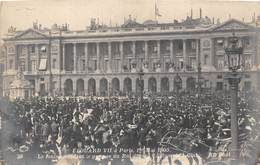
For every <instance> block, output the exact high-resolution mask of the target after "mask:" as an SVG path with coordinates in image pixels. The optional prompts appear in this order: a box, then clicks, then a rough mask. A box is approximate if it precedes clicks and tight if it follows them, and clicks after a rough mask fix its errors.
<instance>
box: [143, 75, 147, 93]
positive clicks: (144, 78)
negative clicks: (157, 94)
mask: <svg viewBox="0 0 260 165" xmlns="http://www.w3.org/2000/svg"><path fill="white" fill-rule="evenodd" d="M143 80H144V92H147V91H148V78H147V77H143Z"/></svg>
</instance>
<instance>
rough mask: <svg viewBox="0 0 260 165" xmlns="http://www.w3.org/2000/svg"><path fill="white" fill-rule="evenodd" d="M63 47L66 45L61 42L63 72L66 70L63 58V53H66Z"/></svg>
mask: <svg viewBox="0 0 260 165" xmlns="http://www.w3.org/2000/svg"><path fill="white" fill-rule="evenodd" d="M65 47H66V44H62V70H63V72H65V71H66V68H65V67H66V65H65V62H66V60H65V58H66V57H65V55H66V52H65Z"/></svg>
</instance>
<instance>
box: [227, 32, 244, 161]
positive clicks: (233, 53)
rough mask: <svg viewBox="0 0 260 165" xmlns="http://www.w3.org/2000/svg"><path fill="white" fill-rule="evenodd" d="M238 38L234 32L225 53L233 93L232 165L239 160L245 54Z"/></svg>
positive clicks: (228, 77)
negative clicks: (240, 92) (239, 102)
mask: <svg viewBox="0 0 260 165" xmlns="http://www.w3.org/2000/svg"><path fill="white" fill-rule="evenodd" d="M238 40H239V39H238V37H236V36H235V33H234V32H233V35H232V37H230V38H229V43H228V45H227V47H225V53H226V55H227V57H228V68H229V70H230V71H231V72H230V73H229V74H228V76H227V79H228V82H229V85H230V92H231V137H232V144H231V158H232V162H231V163H232V164H236V161H238V160H239V146H238V119H237V100H238V97H237V95H238V94H237V93H238V85H239V82H240V79H241V78H240V76H238V73H237V71H238V69H240V67H241V64H240V59H241V55H242V53H243V47H242V46H239V45H238Z"/></svg>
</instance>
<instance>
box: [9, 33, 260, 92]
mask: <svg viewBox="0 0 260 165" xmlns="http://www.w3.org/2000/svg"><path fill="white" fill-rule="evenodd" d="M257 34H258V33H257V32H256V31H237V32H236V35H237V36H238V37H239V38H240V42H241V44H243V45H244V47H245V51H244V58H243V62H244V64H247V67H246V68H245V69H246V70H248V74H249V75H250V78H246V79H243V81H242V82H241V89H242V88H243V86H244V81H251V82H252V87H255V88H257V87H258V82H259V81H258V80H259V76H257V75H258V74H257V72H256V71H255V70H254V71H253V70H252V67H253V66H254V65H256V64H258V63H259V59H260V58H259V57H258V56H259V53H258V52H259V49H260V45H259V39H260V37H259V35H257ZM231 36H232V33H231V32H230V31H222V32H208V31H204V32H197V33H195V32H193V33H192V34H190V33H188V32H186V33H185V32H184V33H181V34H175V33H172V34H171V33H169V34H168V35H165V34H164V33H161V34H160V33H159V34H156V35H151V34H149V35H147V34H138V33H137V34H135V36H124V37H122V36H116V35H115V36H109V37H102V36H96V37H89V38H88V37H73V38H71V37H65V36H64V37H57V36H56V37H55V36H52V37H45V38H44V37H40V38H37V37H36V38H28V39H25V38H16V39H12V40H6V41H5V47H6V50H7V52H6V58H5V64H6V66H5V72H4V94H7V93H8V92H7V91H8V84H10V82H11V81H12V80H13V79H14V77H15V75H16V74H17V71H18V69H20V70H22V71H23V73H24V75H25V77H26V79H28V80H29V81H30V82H32V83H35V84H34V86H35V94H36V95H39V94H41V95H43V94H49V95H58V94H63V95H64V94H67V95H68V94H72V95H90V94H93V90H91V82H90V81H92V80H93V79H94V80H95V86H96V92H95V93H96V94H97V95H108V94H109V92H108V91H110V92H112V94H115V93H117V92H115V91H117V90H119V91H121V92H123V91H126V89H129V88H130V87H129V88H127V87H126V85H125V84H128V85H129V84H131V88H132V92H136V89H137V88H138V84H136V79H137V78H138V77H139V74H138V72H139V70H140V68H142V69H143V71H144V76H143V79H144V90H145V91H149V90H150V91H151V90H152V91H154V92H165V91H166V92H167V91H169V92H170V91H174V90H176V89H175V87H174V82H173V81H174V77H175V76H176V75H177V73H178V74H179V75H180V76H181V78H182V89H186V88H188V87H189V84H190V82H188V80H189V81H193V82H195V83H196V82H197V77H198V72H197V67H198V65H199V63H200V64H201V67H202V76H203V78H204V80H203V81H204V86H205V87H208V88H209V87H211V88H212V89H216V87H217V82H223V85H224V84H225V83H226V82H225V80H223V78H217V77H218V75H223V74H224V73H225V72H226V71H225V69H227V58H226V56H225V53H224V47H225V46H226V45H227V42H228V39H229V37H231ZM255 36H257V37H255ZM44 59H47V61H45V60H44ZM44 61H45V63H44ZM185 66H186V67H185ZM190 77H192V78H193V79H190ZM222 77H224V76H222ZM162 79H163V80H162ZM92 82H93V81H92ZM118 82H119V83H118ZM195 85H197V84H195ZM129 86H130V85H129ZM165 86H166V87H165ZM110 88H111V89H110ZM43 89H44V90H43Z"/></svg>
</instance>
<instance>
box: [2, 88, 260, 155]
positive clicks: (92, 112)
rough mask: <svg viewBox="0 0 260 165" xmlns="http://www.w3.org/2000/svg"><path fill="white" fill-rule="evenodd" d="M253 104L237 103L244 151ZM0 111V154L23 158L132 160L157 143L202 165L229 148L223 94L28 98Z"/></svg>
mask: <svg viewBox="0 0 260 165" xmlns="http://www.w3.org/2000/svg"><path fill="white" fill-rule="evenodd" d="M259 101H260V100H259V99H258V94H256V93H250V94H246V95H242V94H241V95H240V96H239V101H238V119H239V140H240V142H241V143H240V146H243V147H244V148H243V149H245V148H246V147H245V146H247V147H248V148H250V149H251V150H252V145H251V146H250V145H245V142H252V143H254V146H256V145H255V144H256V143H257V140H258V138H259V137H258V136H259V133H258V132H259V131H258V130H259V128H260V127H259V124H260V122H259V119H258V118H259V117H260V111H258V107H259V103H260V102H259ZM0 104H1V105H0V106H1V107H2V109H1V116H2V121H3V122H2V130H1V131H2V132H4V133H2V135H1V136H2V137H1V139H2V140H1V141H2V144H1V147H2V149H3V151H4V152H6V153H10V152H28V151H31V152H30V153H31V154H32V155H34V156H35V157H39V155H44V154H45V155H46V154H54V155H66V154H73V153H85V154H86V153H87V154H92V153H94V154H106V152H105V151H107V150H106V149H112V151H111V152H125V153H127V154H134V153H136V152H138V150H139V149H146V148H149V149H155V151H157V150H158V148H160V147H161V146H162V144H163V146H164V147H166V148H167V147H168V148H170V150H168V152H173V153H180V152H186V153H199V154H202V155H203V156H204V157H205V158H206V157H207V156H208V155H209V153H210V152H219V151H221V152H227V151H228V150H229V144H230V142H231V132H230V124H231V122H230V120H231V119H230V97H229V96H226V95H223V94H220V95H219V94H215V93H208V94H200V95H199V96H198V95H193V94H189V93H179V94H178V95H172V96H167V97H166V96H165V97H156V96H148V97H147V98H144V99H143V101H142V104H140V98H113V97H112V98H97V97H88V98H87V97H86V98H80V97H60V98H50V97H49V98H48V97H47V98H46V97H45V98H39V97H35V98H32V99H30V100H23V99H17V100H15V101H7V100H2V102H1V103H0ZM3 142H4V143H3ZM167 144H169V146H167ZM247 144H249V143H247ZM172 146H175V148H174V147H172ZM255 151H256V150H254V151H253V152H255ZM255 153H256V152H255ZM30 156H31V155H30Z"/></svg>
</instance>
